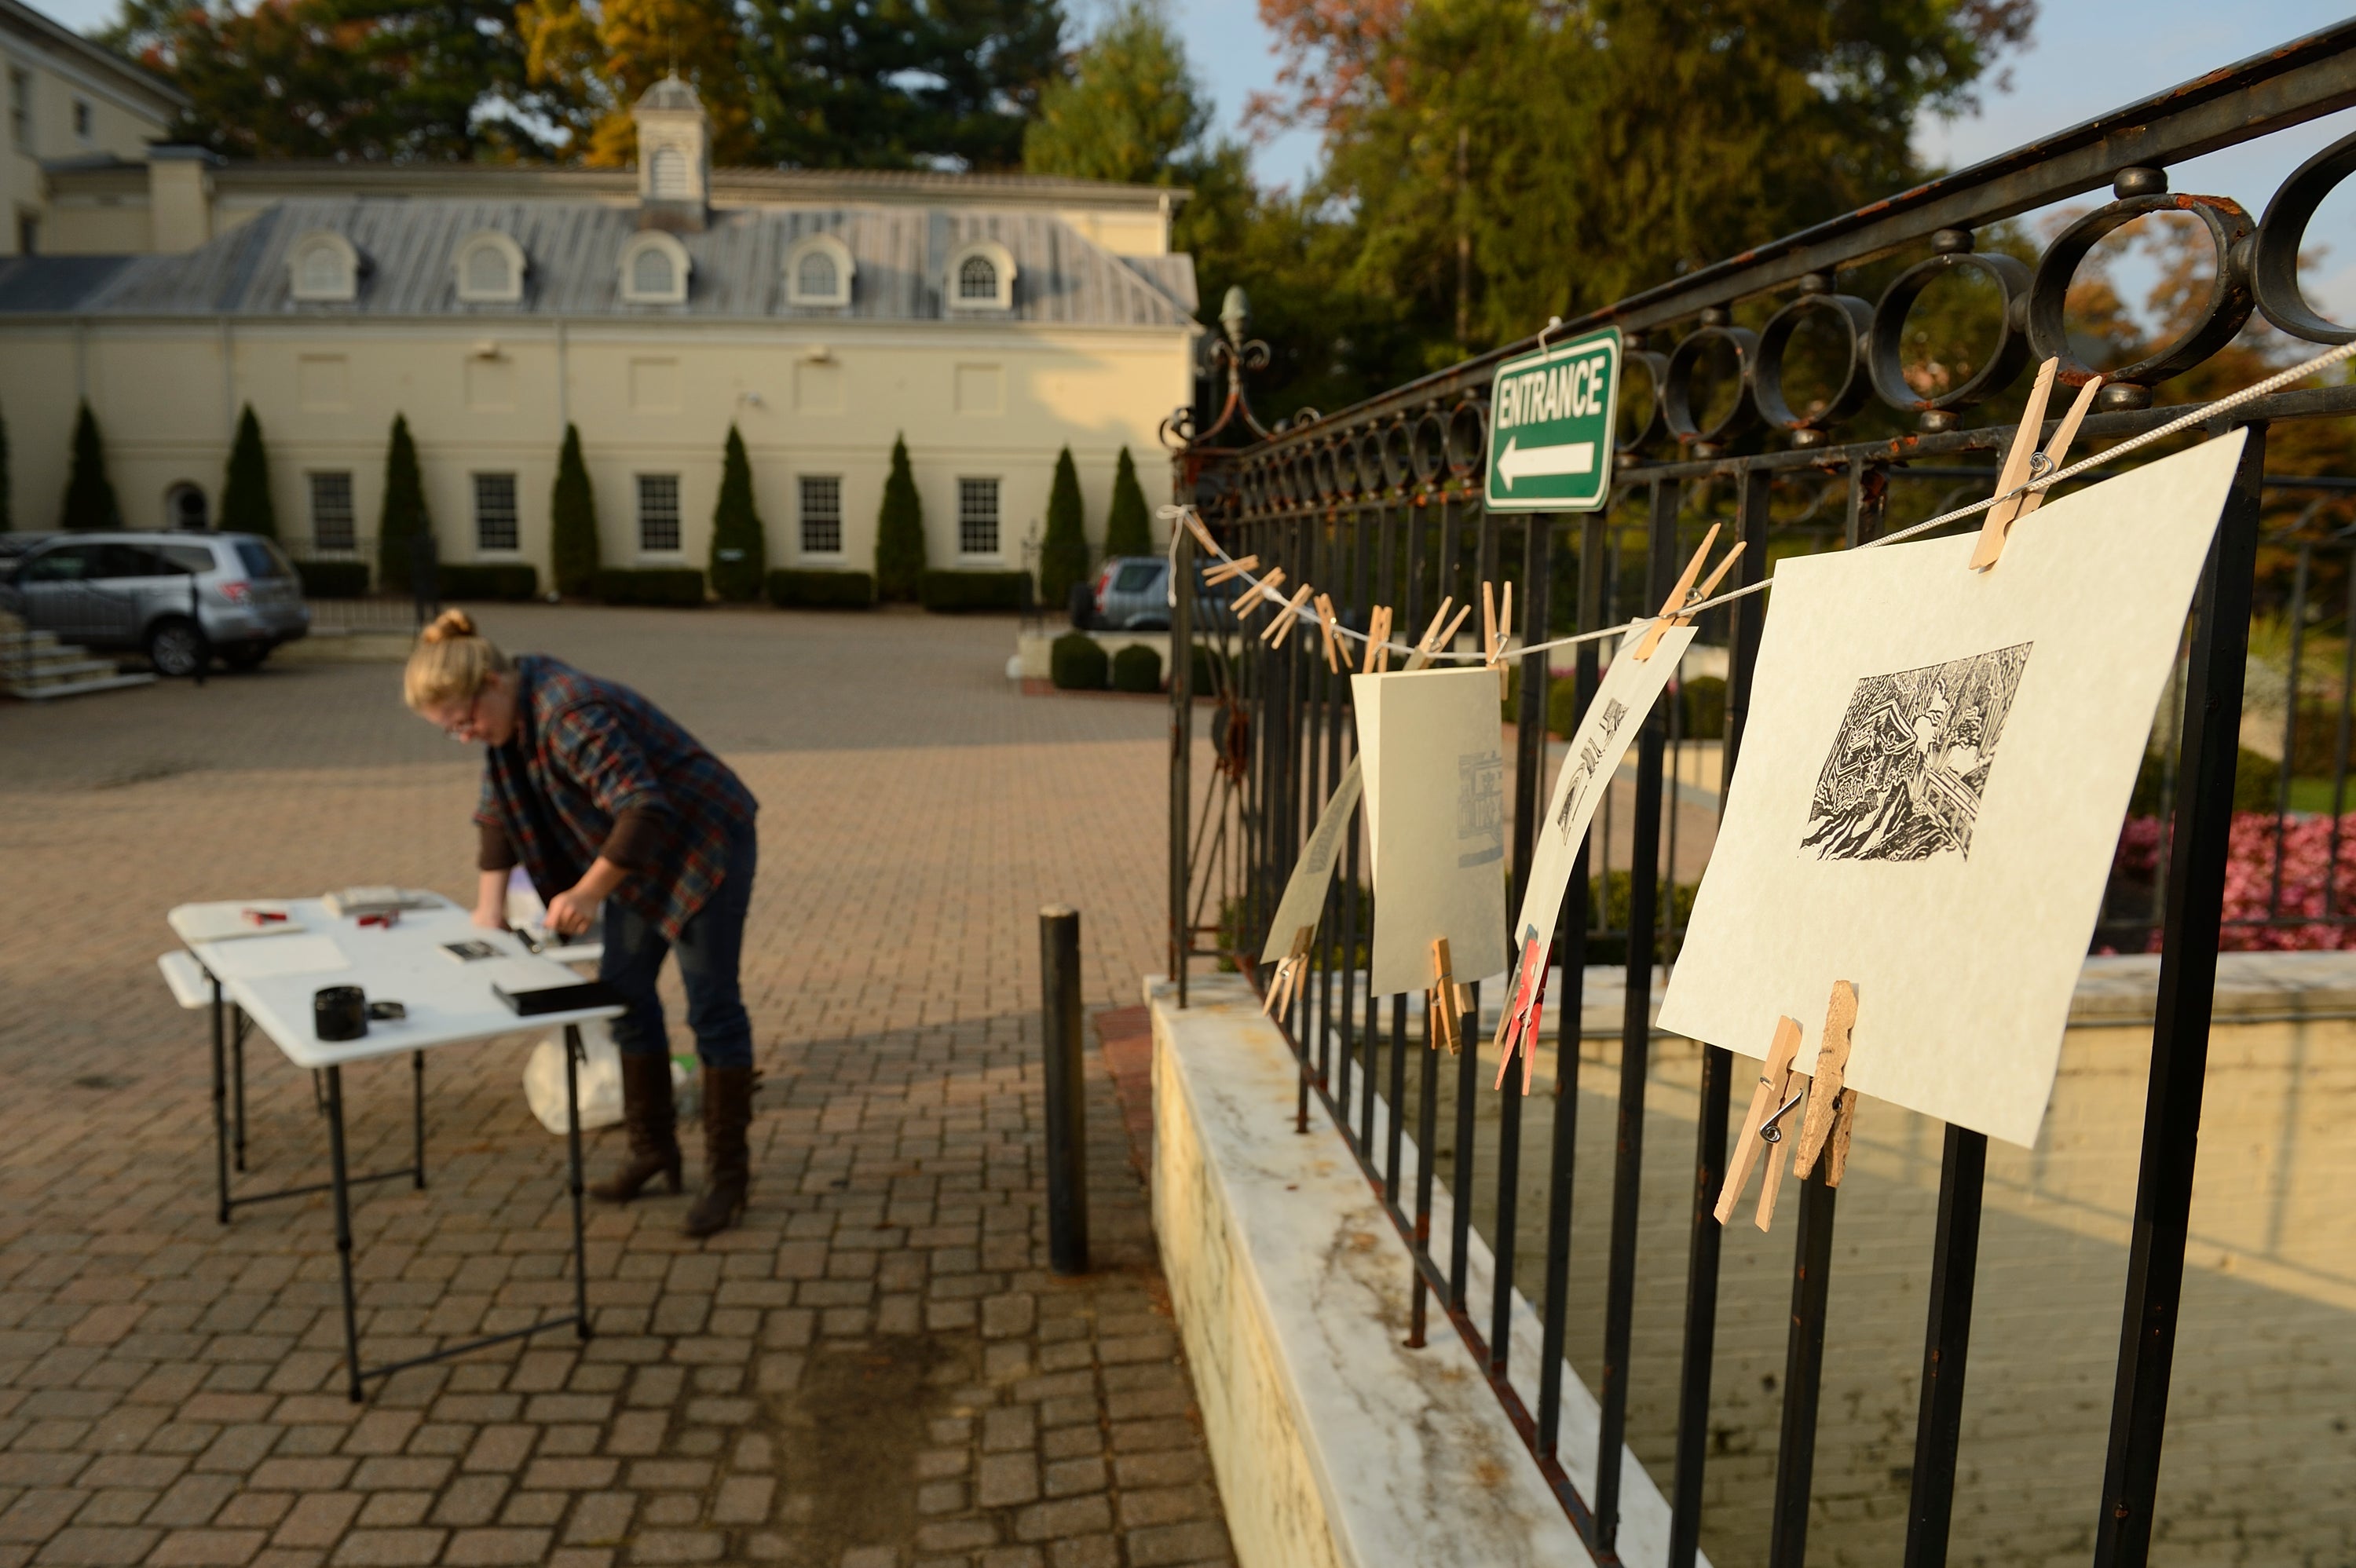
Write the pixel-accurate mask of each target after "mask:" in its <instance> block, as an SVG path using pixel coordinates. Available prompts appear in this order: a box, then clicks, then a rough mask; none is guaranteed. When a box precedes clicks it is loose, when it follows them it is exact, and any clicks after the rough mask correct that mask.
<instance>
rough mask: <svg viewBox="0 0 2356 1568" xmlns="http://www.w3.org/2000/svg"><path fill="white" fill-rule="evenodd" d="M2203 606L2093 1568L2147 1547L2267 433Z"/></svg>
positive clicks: (2244, 471) (2236, 496)
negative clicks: (2116, 1378) (2116, 1373)
mask: <svg viewBox="0 0 2356 1568" xmlns="http://www.w3.org/2000/svg"><path fill="white" fill-rule="evenodd" d="M2248 429H2249V439H2248V444H2247V445H2245V446H2244V448H2243V449H2242V458H2241V463H2240V465H2239V466H2238V467H2237V468H2236V469H2235V470H2234V474H2233V487H2232V489H2231V490H2230V491H2229V492H2228V494H2227V496H2226V500H2225V511H2224V516H2223V517H2222V520H2221V521H2220V522H2219V524H2218V528H2217V540H2216V543H2215V545H2214V546H2213V547H2212V549H2211V552H2210V557H2209V566H2208V570H2207V571H2206V573H2205V574H2204V576H2203V578H2202V581H2201V592H2200V596H2199V598H2198V599H2197V600H2196V601H2195V602H2194V607H2193V616H2194V624H2195V630H2194V633H2193V640H2192V661H2191V667H2190V685H2189V688H2188V689H2187V691H2186V694H2185V701H2184V741H2183V756H2184V765H2183V768H2182V770H2181V773H2182V775H2183V776H2184V777H2185V778H2186V779H2187V781H2188V782H2189V785H2190V787H2189V789H2188V790H2187V791H2186V793H2185V795H2184V796H2183V801H2182V805H2181V806H2180V807H2179V811H2178V814H2177V815H2178V816H2179V823H2178V825H2177V830H2176V832H2175V833H2174V835H2173V836H2172V839H2171V842H2170V844H2169V876H2168V919H2167V923H2166V925H2165V926H2164V927H2163V930H2162V935H2161V939H2160V959H2159V997H2158V1003H2157V1005H2156V1007H2155V1009H2154V1014H2155V1016H2154V1022H2153V1026H2152V1041H2151V1077H2150V1082H2149V1086H2148V1088H2147V1092H2146V1096H2145V1101H2144V1125H2143V1154H2142V1160H2141V1163H2140V1165H2139V1166H2138V1167H2137V1176H2136V1200H2135V1219H2134V1223H2133V1226H2132V1228H2131V1229H2130V1231H2129V1232H2128V1235H2129V1238H2130V1240H2129V1243H2128V1252H2127V1277H2126V1301H2125V1305H2124V1310H2123V1312H2122V1314H2121V1324H2120V1335H2119V1369H2118V1382H2117V1387H2116V1391H2115V1393H2114V1396H2113V1400H2112V1405H2111V1435H2110V1446H2109V1452H2108V1455H2107V1456H2106V1458H2105V1460H2104V1471H2103V1498H2102V1508H2101V1509H2100V1511H2099V1513H2098V1514H2097V1516H2096V1518H2095V1521H2094V1568H2140V1565H2141V1564H2142V1563H2144V1562H2145V1560H2146V1559H2147V1557H2148V1555H2149V1553H2150V1550H2151V1531H2152V1509H2153V1503H2154V1500H2155V1499H2156V1498H2157V1497H2158V1490H2159V1450H2160V1441H2161V1438H2162V1437H2163V1435H2165V1433H2166V1429H2167V1424H2168V1385H2169V1374H2170V1372H2171V1371H2172V1370H2173V1363H2174V1359H2175V1354H2176V1328H2177V1312H2178V1307H2179V1302H2180V1299H2181V1297H2182V1295H2183V1290H2184V1246H2185V1242H2186V1240H2187V1238H2188V1235H2189V1233H2190V1219H2191V1211H2192V1172H2193V1163H2194V1157H2195V1155H2196V1153H2197V1150H2198V1143H2199V1138H2200V1134H2201V1090H2202V1088H2203V1084H2204V1080H2205V1078H2206V1076H2207V1072H2208V1067H2209V1017H2210V1010H2211V1006H2212V1004H2213V1002H2214V1000H2215V995H2214V993H2215V989H2216V984H2217V938H2218V934H2219V926H2220V923H2221V918H2222V912H2223V909H2224V901H2225V851H2226V845H2227V842H2228V839H2229V837H2230V836H2231V834H2232V831H2233V767H2234V763H2235V762H2236V761H2237V752H2238V751H2239V749H2240V744H2241V740H2240V721H2241V714H2242V684H2243V679H2244V674H2245V671H2246V667H2247V664H2248V659H2249V646H2250V601H2251V588H2252V581H2253V578H2254V573H2255V568H2256V564H2257V539H2258V501H2259V480H2260V478H2261V477H2262V475H2263V474H2264V472H2265V454H2266V427H2265V425H2264V424H2252V425H2250V426H2249V427H2248Z"/></svg>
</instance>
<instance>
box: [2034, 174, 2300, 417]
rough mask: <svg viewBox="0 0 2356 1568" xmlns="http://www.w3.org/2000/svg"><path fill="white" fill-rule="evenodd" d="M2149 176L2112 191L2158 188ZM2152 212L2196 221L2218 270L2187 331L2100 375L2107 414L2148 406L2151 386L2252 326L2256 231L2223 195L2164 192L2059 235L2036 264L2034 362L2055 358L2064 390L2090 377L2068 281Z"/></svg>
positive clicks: (2091, 216)
mask: <svg viewBox="0 0 2356 1568" xmlns="http://www.w3.org/2000/svg"><path fill="white" fill-rule="evenodd" d="M2154 172H2156V171H2146V170H2142V169H2128V170H2125V171H2122V173H2121V175H2120V176H2119V180H2118V187H2119V188H2122V189H2127V188H2138V187H2144V186H2147V185H2149V184H2154V183H2157V181H2155V180H2152V179H2151V178H2150V177H2149V176H2150V175H2151V174H2152V173H2154ZM2130 176H2138V177H2136V178H2133V179H2131V178H2130ZM2152 212H2189V213H2190V214H2191V215H2192V216H2193V217H2195V218H2198V219H2201V223H2202V224H2203V226H2205V227H2206V228H2207V229H2208V230H2209V242H2210V243H2211V245H2213V246H2215V247H2216V251H2217V271H2216V273H2215V275H2214V276H2212V277H2211V278H2210V280H2209V294H2208V297H2207V298H2206V299H2204V300H2202V301H2201V314H2200V318H2199V320H2198V321H2197V322H2196V323H2195V325H2193V327H2192V329H2191V330H2190V331H2189V332H2187V333H2186V334H2185V335H2184V336H2181V337H2179V338H2178V339H2177V340H2176V341H2175V342H2174V343H2171V344H2169V345H2168V346H2167V347H2164V348H2161V349H2159V350H2158V351H2156V352H2154V353H2151V354H2147V355H2145V356H2144V357H2142V358H2140V359H2138V360H2136V362H2135V363H2134V364H2132V365H2122V366H2120V367H2119V368H2117V369H2115V370H2110V371H2105V372H2104V375H2103V379H2104V381H2105V382H2106V383H2108V385H2106V386H2104V389H2103V394H2102V406H2104V407H2105V408H2137V407H2141V406H2143V405H2145V404H2147V403H2148V402H2149V401H2150V400H2151V393H2150V389H2151V388H2152V387H2154V386H2156V385H2158V383H2159V382H2162V381H2165V380H2167V379H2169V377H2170V376H2180V375H2182V374H2183V373H2184V372H2185V371H2187V370H2190V369H2191V368H2192V367H2194V366H2195V365H2198V364H2200V363H2201V361H2202V360H2203V359H2206V358H2208V357H2210V356H2211V354H2214V353H2216V352H2217V350H2219V349H2220V348H2222V347H2225V345H2227V344H2228V343H2231V342H2232V341H2233V335H2234V334H2235V333H2237V332H2239V331H2241V330H2242V324H2243V323H2244V322H2245V321H2247V320H2249V319H2250V310H2251V307H2252V305H2253V304H2254V299H2253V296H2252V294H2251V293H2250V238H2251V236H2252V234H2253V233H2254V231H2255V228H2256V226H2255V225H2254V224H2253V223H2252V222H2251V221H2250V215H2249V214H2248V213H2247V212H2246V211H2244V210H2243V208H2242V204H2241V203H2239V202H2237V201H2234V200H2233V198H2232V197H2222V196H2170V195H2169V194H2168V193H2167V192H2166V191H2165V190H2160V191H2157V192H2154V193H2152V194H2149V195H2133V196H2122V197H2120V199H2118V200H2116V201H2114V202H2112V203H2110V204H2109V205H2108V206H2105V207H2099V208H2095V209H2094V211H2092V212H2090V213H2088V214H2087V215H2086V216H2085V217H2083V218H2082V219H2078V221H2077V222H2075V223H2073V224H2072V225H2070V227H2069V228H2067V229H2063V230H2062V231H2061V234H2060V235H2059V236H2058V237H2057V238H2056V239H2055V240H2054V241H2053V243H2052V244H2051V245H2050V246H2048V247H2047V248H2046V251H2045V254H2044V255H2043V256H2041V257H2040V258H2038V261H2037V274H2036V277H2035V279H2034V280H2033V281H2032V282H2031V283H2030V285H2029V351H2030V352H2031V353H2033V354H2034V355H2036V357H2038V358H2040V359H2052V358H2059V359H2060V360H2061V380H2062V381H2063V382H2064V383H2066V384H2068V385H2071V386H2083V385H2084V384H2085V383H2086V382H2087V381H2088V380H2089V379H2091V378H2092V377H2093V376H2094V368H2093V367H2091V366H2089V365H2087V364H2085V363H2084V362H2083V361H2082V360H2081V359H2079V358H2078V357H2077V356H2076V355H2074V354H2072V353H2071V352H2070V329H2069V325H2068V315H2067V310H2066V305H2067V302H2068V297H2069V292H2070V279H2071V277H2072V274H2073V273H2075V272H2077V270H2078V264H2079V263H2080V262H2081V261H2084V260H2085V259H2086V254H2087V252H2088V251H2092V250H2094V247H2095V246H2096V245H2097V244H2099V243H2100V242H2101V240H2102V239H2103V236H2104V235H2105V234H2108V233H2110V232H2111V231H2112V230H2113V229H2121V228H2125V227H2126V225H2127V224H2130V223H2132V222H2134V221H2135V220H2136V219H2138V218H2141V217H2143V216H2144V215H2145V214H2147V213H2152Z"/></svg>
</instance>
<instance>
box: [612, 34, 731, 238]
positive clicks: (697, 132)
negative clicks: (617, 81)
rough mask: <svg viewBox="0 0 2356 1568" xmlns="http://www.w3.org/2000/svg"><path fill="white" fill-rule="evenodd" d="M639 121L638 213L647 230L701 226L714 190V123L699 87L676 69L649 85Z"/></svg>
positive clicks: (636, 117)
mask: <svg viewBox="0 0 2356 1568" xmlns="http://www.w3.org/2000/svg"><path fill="white" fill-rule="evenodd" d="M631 118H633V119H634V120H636V121H637V126H638V214H639V227H640V228H643V229H673V230H684V231H687V232H690V233H692V232H695V231H698V230H700V229H702V227H703V219H704V211H705V208H706V205H707V203H708V201H709V198H710V195H711V189H712V126H711V123H710V122H709V121H708V120H706V119H705V118H704V115H703V102H702V100H701V99H699V98H697V97H696V96H695V89H693V88H691V87H690V86H689V85H688V84H687V83H685V82H684V81H681V80H680V79H679V73H678V72H676V71H673V72H672V73H671V74H670V75H669V76H666V77H664V78H663V79H662V80H660V81H659V82H656V83H655V84H654V85H653V86H652V87H650V88H648V89H647V91H646V94H645V96H644V97H642V98H640V99H639V100H638V102H637V108H636V109H634V110H633V111H632V112H631Z"/></svg>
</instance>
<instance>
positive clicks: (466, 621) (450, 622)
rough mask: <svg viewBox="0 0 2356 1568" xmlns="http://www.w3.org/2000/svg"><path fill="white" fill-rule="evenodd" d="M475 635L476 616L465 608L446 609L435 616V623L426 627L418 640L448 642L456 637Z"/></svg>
mask: <svg viewBox="0 0 2356 1568" xmlns="http://www.w3.org/2000/svg"><path fill="white" fill-rule="evenodd" d="M473 635H475V618H474V617H473V616H472V615H469V614H467V613H466V612H465V611H464V610H444V611H443V612H442V613H440V614H439V615H436V616H434V624H432V625H430V626H428V627H426V628H425V630H424V632H423V634H422V635H420V636H419V637H418V641H420V642H423V643H446V642H449V641H450V640H451V639H452V638H454V637H471V636H473Z"/></svg>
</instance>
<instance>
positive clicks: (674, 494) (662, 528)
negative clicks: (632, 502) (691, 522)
mask: <svg viewBox="0 0 2356 1568" xmlns="http://www.w3.org/2000/svg"><path fill="white" fill-rule="evenodd" d="M638 548H639V549H642V550H649V551H659V550H675V549H678V548H679V475H676V474H641V475H638Z"/></svg>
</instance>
